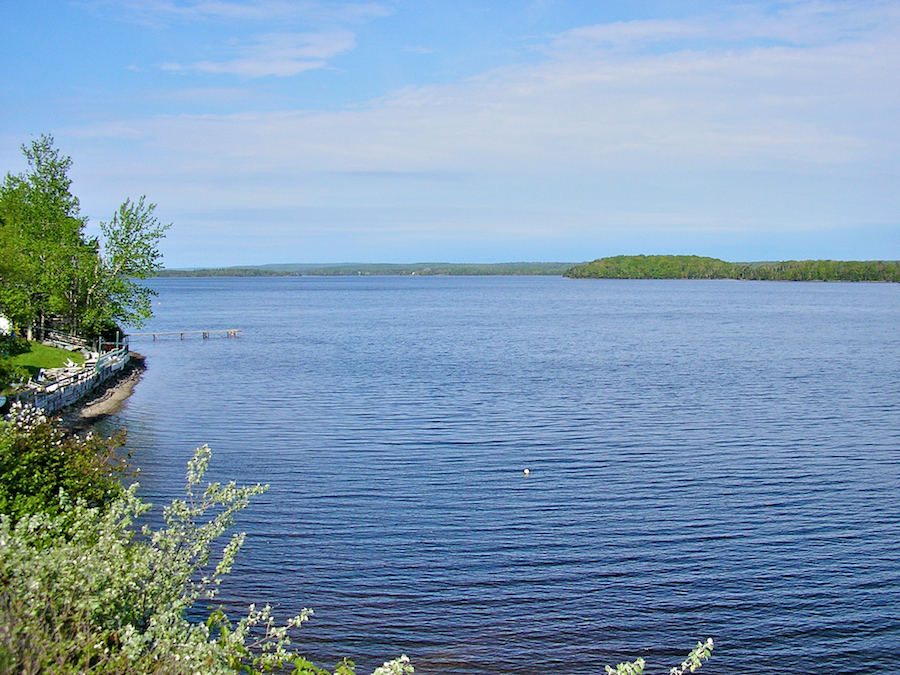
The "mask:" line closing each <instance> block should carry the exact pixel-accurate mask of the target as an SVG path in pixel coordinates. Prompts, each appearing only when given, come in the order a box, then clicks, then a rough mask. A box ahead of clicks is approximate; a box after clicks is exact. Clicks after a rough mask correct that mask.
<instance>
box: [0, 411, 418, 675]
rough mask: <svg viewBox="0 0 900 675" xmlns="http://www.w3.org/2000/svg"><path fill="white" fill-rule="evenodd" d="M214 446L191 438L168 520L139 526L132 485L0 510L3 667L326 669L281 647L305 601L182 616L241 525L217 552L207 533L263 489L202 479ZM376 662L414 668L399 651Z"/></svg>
mask: <svg viewBox="0 0 900 675" xmlns="http://www.w3.org/2000/svg"><path fill="white" fill-rule="evenodd" d="M19 413H20V418H19V419H17V420H13V421H11V425H12V426H13V427H14V428H18V429H19V430H25V431H26V433H25V434H24V435H26V436H28V437H29V439H30V440H31V441H32V442H34V441H36V438H35V436H34V434H33V433H31V432H33V431H34V430H35V429H36V428H42V426H43V425H44V424H46V423H47V422H46V420H44V419H41V418H42V416H41V415H39V414H37V413H35V412H34V411H19ZM23 418H24V420H23ZM209 457H210V451H209V448H208V447H206V446H204V447H202V448H198V450H197V451H196V453H195V455H194V457H193V459H192V460H191V461H190V462H189V463H188V472H187V478H188V485H187V498H186V499H177V500H174V501H173V502H172V503H171V504H170V505H169V506H168V507H167V508H166V509H165V511H164V517H165V523H166V525H165V527H164V528H162V529H160V530H158V531H151V530H150V529H148V528H146V527H145V528H143V529H142V530H141V532H140V536H136V534H137V531H136V530H135V529H134V523H135V521H136V519H137V518H139V517H140V516H141V515H142V514H143V513H145V512H146V511H147V510H148V509H149V508H150V507H149V505H147V504H144V503H143V502H142V501H141V500H140V499H138V497H137V496H136V494H135V491H136V489H137V485H132V486H131V487H130V488H128V489H122V490H121V491H120V492H119V493H118V495H117V497H116V498H115V499H114V500H112V501H111V502H109V503H106V504H99V505H97V504H91V503H89V502H88V501H86V500H84V499H80V498H79V499H70V498H69V497H68V496H67V495H66V494H65V493H63V494H62V496H61V497H60V498H58V503H57V506H56V508H54V509H43V510H42V511H41V512H36V513H33V514H25V513H20V514H19V517H18V520H17V521H16V522H14V521H13V518H11V517H10V516H9V515H8V514H3V515H0V672H17V673H54V674H60V675H68V674H72V675H74V674H75V673H84V672H88V671H89V672H91V673H97V674H98V675H106V674H123V675H124V674H125V673H129V674H140V673H154V674H157V673H158V674H167V675H168V674H171V675H181V674H185V675H187V674H191V675H193V674H195V673H203V674H207V673H209V674H217V673H235V672H246V673H257V672H263V671H268V670H271V669H272V668H276V667H277V668H282V667H286V666H292V667H293V671H294V672H295V673H296V674H297V675H305V674H307V673H316V675H318V673H319V672H324V671H319V670H318V669H315V667H314V666H312V664H310V663H309V662H308V661H305V660H304V659H302V657H300V656H299V655H298V654H296V653H292V652H289V651H288V650H287V649H286V647H287V645H289V644H290V639H289V637H288V630H289V629H291V628H294V627H297V626H299V625H300V624H302V623H303V622H304V621H306V620H307V619H308V617H309V615H310V614H311V612H309V611H307V610H304V611H303V612H302V613H301V614H300V615H298V616H295V617H293V618H291V619H289V620H288V621H287V623H286V624H285V625H283V626H278V625H276V624H275V622H274V620H273V618H272V615H271V610H270V608H269V607H268V606H266V607H263V608H262V609H257V608H256V607H255V606H251V607H250V610H249V612H248V614H247V616H245V617H244V618H242V619H241V620H240V621H238V622H237V623H236V624H231V623H230V622H229V620H228V618H227V617H226V616H225V614H224V613H223V612H222V611H221V610H219V611H215V612H213V613H212V614H211V615H210V617H209V619H208V620H207V621H206V622H205V623H194V624H192V623H190V622H189V621H188V620H187V619H186V616H185V615H186V611H187V610H188V609H189V608H190V607H192V606H193V605H194V603H195V602H197V601H198V600H200V599H211V598H213V597H215V595H216V591H217V587H218V585H219V583H220V582H221V579H222V577H223V575H224V574H227V573H228V571H229V570H230V569H231V565H232V563H233V561H234V558H235V556H236V555H237V553H238V551H239V550H240V548H241V545H242V543H243V541H244V535H243V534H236V535H234V536H232V537H231V539H230V540H229V542H228V543H227V544H226V545H225V546H224V547H223V548H222V550H221V552H220V553H219V555H218V556H217V559H216V560H215V561H214V562H213V561H211V552H212V544H213V541H214V540H215V539H217V538H219V537H221V536H222V535H223V534H224V533H225V530H226V529H227V528H228V527H229V526H230V525H231V523H232V521H233V517H234V514H235V513H236V512H237V511H239V510H240V509H242V508H244V507H245V506H246V505H247V504H248V501H249V498H250V497H251V496H252V495H255V494H259V493H261V492H263V491H264V490H265V488H264V487H263V486H260V485H254V486H248V487H237V486H236V485H235V484H234V483H233V482H232V483H229V484H227V485H220V484H218V483H214V484H210V485H208V486H207V487H206V488H205V489H204V490H202V491H200V490H198V486H199V484H200V482H201V480H202V477H203V474H204V472H205V470H206V467H207V465H208V462H209ZM204 519H206V520H205V522H203V521H204ZM339 670H340V671H341V672H342V673H348V674H349V673H352V672H353V665H352V663H351V662H349V661H345V662H344V663H342V664H341V665H340V667H339ZM376 672H378V673H380V674H381V675H389V674H392V673H398V674H399V673H410V672H412V668H411V666H409V662H408V660H407V659H405V657H404V658H401V659H397V660H395V661H391V662H388V663H386V664H385V666H383V667H382V668H380V669H378V671H376Z"/></svg>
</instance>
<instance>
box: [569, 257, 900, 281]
mask: <svg viewBox="0 0 900 675" xmlns="http://www.w3.org/2000/svg"><path fill="white" fill-rule="evenodd" d="M565 276H567V277H570V278H572V279H741V280H756V281H900V263H897V262H885V261H877V260H872V261H854V260H850V261H842V260H800V261H797V260H788V261H785V262H756V263H730V262H725V261H724V260H719V259H718V258H704V257H701V256H696V255H620V256H615V257H612V258H600V259H599V260H595V261H593V262H589V263H585V264H584V265H577V266H575V267H572V268H571V269H569V270H567V271H566V273H565Z"/></svg>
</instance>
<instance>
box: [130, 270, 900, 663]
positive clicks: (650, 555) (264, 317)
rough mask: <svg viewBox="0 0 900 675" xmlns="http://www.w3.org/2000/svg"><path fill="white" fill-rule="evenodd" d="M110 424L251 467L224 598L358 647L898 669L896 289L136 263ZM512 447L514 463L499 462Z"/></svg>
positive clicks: (316, 644)
mask: <svg viewBox="0 0 900 675" xmlns="http://www.w3.org/2000/svg"><path fill="white" fill-rule="evenodd" d="M153 285H154V287H155V288H156V289H157V290H158V291H159V293H160V295H159V301H160V304H159V305H157V306H156V311H157V317H156V318H155V319H154V320H153V322H152V324H151V326H149V327H148V329H154V330H190V329H209V328H232V327H234V328H242V329H243V330H244V337H243V338H241V339H224V338H221V339H210V340H206V341H204V340H201V339H199V338H197V337H194V338H193V339H188V340H185V341H183V342H182V341H180V340H177V339H175V340H170V341H159V342H155V343H154V342H151V341H147V340H145V341H139V340H135V341H134V342H133V343H132V347H133V348H134V349H136V350H137V351H140V352H142V353H144V354H146V355H147V356H148V357H149V359H148V362H149V369H148V371H147V373H146V374H145V376H144V379H143V381H142V382H141V383H140V384H139V385H138V387H137V389H136V390H135V393H134V395H133V396H132V398H131V399H130V400H129V402H128V404H127V407H126V408H125V409H124V410H123V411H122V413H121V414H120V415H119V416H118V417H117V419H116V420H115V421H116V422H117V423H119V424H123V425H125V426H127V427H128V430H129V439H130V440H129V443H130V445H131V446H133V447H135V448H136V449H137V451H136V453H135V455H134V457H135V461H136V463H137V464H138V465H139V466H141V467H142V468H143V470H144V475H143V477H142V486H143V493H144V495H145V496H147V497H148V498H149V499H150V500H151V501H154V502H155V503H156V504H158V505H160V506H161V505H162V504H163V503H164V502H165V501H167V500H168V499H170V498H172V497H175V496H180V495H181V494H182V490H183V476H184V465H185V462H186V461H187V459H188V458H189V456H190V454H191V451H192V449H193V448H194V447H195V446H196V445H199V444H202V443H209V444H210V445H211V446H212V448H213V453H214V456H213V469H212V472H211V477H212V478H215V479H230V478H234V479H237V480H238V481H239V482H264V483H268V484H270V485H271V489H270V491H269V492H268V493H267V494H266V495H264V496H262V497H260V498H258V499H257V500H256V501H255V502H254V503H253V504H252V505H251V507H250V508H249V509H248V510H247V511H245V512H244V513H243V515H242V517H241V519H240V523H239V524H240V527H241V528H242V529H245V530H247V532H248V539H247V545H246V547H245V549H244V551H243V554H242V557H241V561H240V563H239V564H238V565H237V567H236V568H235V570H234V573H233V575H232V577H231V579H230V581H229V582H228V584H227V585H226V587H225V588H224V589H223V596H222V598H223V601H225V602H226V603H227V604H228V605H229V606H238V605H241V604H246V603H249V602H251V601H255V602H271V603H273V604H275V605H277V608H278V610H277V611H278V614H279V615H280V616H282V617H284V616H287V615H290V614H294V613H297V612H298V611H299V610H300V609H301V608H302V607H312V608H314V609H315V611H316V616H315V618H314V619H313V620H312V621H311V622H310V623H308V624H306V626H305V627H304V629H303V630H302V632H301V633H300V634H299V635H298V640H299V643H300V645H301V647H302V648H303V649H304V650H305V651H306V652H307V653H308V654H309V655H311V656H312V657H314V658H315V659H316V660H318V661H320V662H322V663H324V664H326V665H330V664H332V663H333V662H335V661H337V660H338V659H339V658H340V657H342V656H345V655H350V656H351V657H353V658H354V659H355V660H356V661H357V662H358V663H359V664H361V668H360V672H370V671H371V668H373V667H374V666H375V665H377V664H379V663H380V662H381V660H384V659H387V658H391V657H394V656H397V655H399V654H400V653H406V654H408V655H409V656H410V657H411V658H412V659H413V662H414V664H415V665H416V668H417V672H419V673H423V674H426V675H427V674H429V673H473V674H474V673H478V674H482V673H483V674H487V673H490V674H492V675H504V674H512V673H515V674H523V675H525V674H528V675H530V674H538V673H547V672H558V673H574V674H582V673H584V674H587V673H597V672H602V666H603V664H606V663H612V664H614V663H617V662H619V661H622V660H625V659H632V658H636V657H637V656H643V657H644V658H645V659H647V662H648V667H647V672H650V673H653V672H668V667H669V666H671V665H675V664H677V663H678V662H680V659H681V658H682V657H683V656H684V654H686V653H687V651H688V650H689V649H690V648H691V647H693V646H694V645H695V644H696V641H697V640H700V639H705V638H706V637H713V638H714V639H715V641H716V651H715V654H714V657H713V660H712V661H710V663H709V664H708V665H707V666H706V667H705V668H704V670H705V671H708V672H709V673H711V674H712V673H720V674H724V673H727V674H732V673H735V674H736V673H746V672H778V673H804V674H806V673H813V672H815V673H862V672H872V671H878V672H897V668H898V666H897V662H898V660H900V359H898V356H900V286H898V285H896V284H894V285H891V284H856V285H854V284H834V283H830V284H790V283H766V282H728V281H723V282H716V281H706V282H703V281H701V282H691V281H659V282H657V281H570V280H565V279H561V278H544V277H525V278H522V277H519V278H502V277H484V278H422V277H402V278H401V277H397V278H384V277H381V278H310V277H304V278H283V279H161V280H156V281H154V282H153ZM525 468H528V469H530V475H529V476H528V477H525V476H524V474H523V470H524V469H525Z"/></svg>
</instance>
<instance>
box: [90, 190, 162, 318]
mask: <svg viewBox="0 0 900 675" xmlns="http://www.w3.org/2000/svg"><path fill="white" fill-rule="evenodd" d="M145 199H146V198H145V197H141V198H140V199H138V201H136V202H132V201H131V200H130V199H126V200H125V203H124V204H122V205H121V206H120V207H119V210H118V211H117V212H116V213H115V214H114V215H113V219H112V220H111V221H110V222H108V223H100V229H101V231H102V232H103V253H102V256H101V260H102V265H101V270H102V275H103V284H104V285H105V295H106V304H105V305H103V306H102V310H103V311H102V312H100V315H99V316H98V317H97V318H96V319H95V321H97V322H102V321H103V320H104V319H110V318H112V319H121V320H122V321H124V322H125V323H128V324H132V325H135V326H140V325H143V323H144V322H145V321H146V320H147V319H149V318H150V316H151V311H150V308H151V300H152V298H153V296H154V293H153V291H151V290H150V289H149V288H147V287H146V286H142V285H141V284H138V283H135V282H134V279H147V278H148V277H151V276H153V275H154V274H155V273H156V272H158V271H159V270H160V269H161V268H162V263H161V262H160V260H161V258H162V255H161V254H160V252H159V249H158V248H157V244H158V242H159V240H160V239H162V238H163V237H164V236H165V233H166V230H167V229H169V228H170V227H171V223H170V224H168V225H163V224H161V223H160V222H159V219H158V218H157V217H156V216H155V215H154V213H153V212H154V210H155V209H156V204H145Z"/></svg>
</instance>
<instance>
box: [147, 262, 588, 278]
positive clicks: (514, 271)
mask: <svg viewBox="0 0 900 675" xmlns="http://www.w3.org/2000/svg"><path fill="white" fill-rule="evenodd" d="M573 264H574V263H571V262H568V263H563V262H550V263H539V262H534V263H487V264H478V263H413V264H393V263H336V264H331V265H322V264H312V263H307V264H300V263H298V264H281V265H259V266H247V267H225V268H217V269H195V270H162V271H161V272H160V273H159V276H161V277H284V276H302V275H308V276H329V277H349V276H353V277H355V276H378V275H380V276H489V275H534V274H547V275H555V276H559V275H561V274H563V273H564V272H565V271H566V270H568V269H570V268H571V267H572V265H573Z"/></svg>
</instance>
